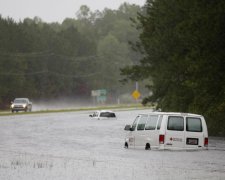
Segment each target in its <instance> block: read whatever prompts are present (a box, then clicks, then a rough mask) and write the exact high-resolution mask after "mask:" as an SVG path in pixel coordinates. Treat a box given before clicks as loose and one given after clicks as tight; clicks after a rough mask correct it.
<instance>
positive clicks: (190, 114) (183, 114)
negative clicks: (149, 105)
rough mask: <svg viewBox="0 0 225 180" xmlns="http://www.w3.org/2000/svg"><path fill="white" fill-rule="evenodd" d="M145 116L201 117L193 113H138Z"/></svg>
mask: <svg viewBox="0 0 225 180" xmlns="http://www.w3.org/2000/svg"><path fill="white" fill-rule="evenodd" d="M140 114H147V115H175V116H202V115H200V114H193V113H183V112H149V113H140Z"/></svg>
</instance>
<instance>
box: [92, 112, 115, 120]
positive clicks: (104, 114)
mask: <svg viewBox="0 0 225 180" xmlns="http://www.w3.org/2000/svg"><path fill="white" fill-rule="evenodd" d="M89 117H92V118H93V119H97V120H104V119H117V118H116V114H115V113H114V112H113V111H110V110H99V111H95V112H94V113H93V114H90V115H89Z"/></svg>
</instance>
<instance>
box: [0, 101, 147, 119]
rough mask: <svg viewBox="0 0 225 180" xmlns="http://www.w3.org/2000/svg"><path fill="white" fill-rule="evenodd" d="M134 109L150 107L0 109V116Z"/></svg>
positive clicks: (139, 105)
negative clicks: (14, 111)
mask: <svg viewBox="0 0 225 180" xmlns="http://www.w3.org/2000/svg"><path fill="white" fill-rule="evenodd" d="M133 108H134V109H136V108H150V107H144V106H142V105H141V104H129V105H128V104H124V105H111V106H96V107H81V108H72V109H57V110H41V111H32V112H19V113H12V112H11V111H0V116H9V115H10V116H11V115H24V114H43V113H62V112H76V111H94V110H102V109H111V110H113V109H114V110H115V109H121V110H124V109H125V110H126V109H133Z"/></svg>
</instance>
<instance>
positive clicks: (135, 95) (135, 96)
mask: <svg viewBox="0 0 225 180" xmlns="http://www.w3.org/2000/svg"><path fill="white" fill-rule="evenodd" d="M140 95H141V94H140V93H139V91H138V90H135V91H134V92H133V93H132V96H133V98H134V99H136V100H137V99H138V98H139V97H140Z"/></svg>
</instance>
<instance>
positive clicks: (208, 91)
mask: <svg viewBox="0 0 225 180" xmlns="http://www.w3.org/2000/svg"><path fill="white" fill-rule="evenodd" d="M137 23H138V27H139V28H140V29H141V30H142V33H141V35H140V40H139V42H138V43H137V44H136V46H135V47H136V49H137V50H138V51H139V52H143V54H145V56H144V57H143V58H142V59H141V61H140V63H139V64H138V65H135V66H131V67H127V68H124V69H123V74H124V75H126V76H127V79H132V80H143V79H151V80H152V82H153V83H152V84H149V86H148V88H149V90H150V91H152V92H153V95H152V96H149V97H146V98H145V99H144V100H143V104H147V103H149V102H157V103H158V108H161V109H162V110H163V111H179V112H192V113H198V114H203V115H204V116H205V118H206V120H207V124H208V128H209V134H210V135H220V136H225V51H224V50H225V1H221V0H214V1H208V0H182V1H179V0H169V1H168V0H147V2H146V4H145V8H144V9H143V13H142V14H139V16H138V21H137Z"/></svg>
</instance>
